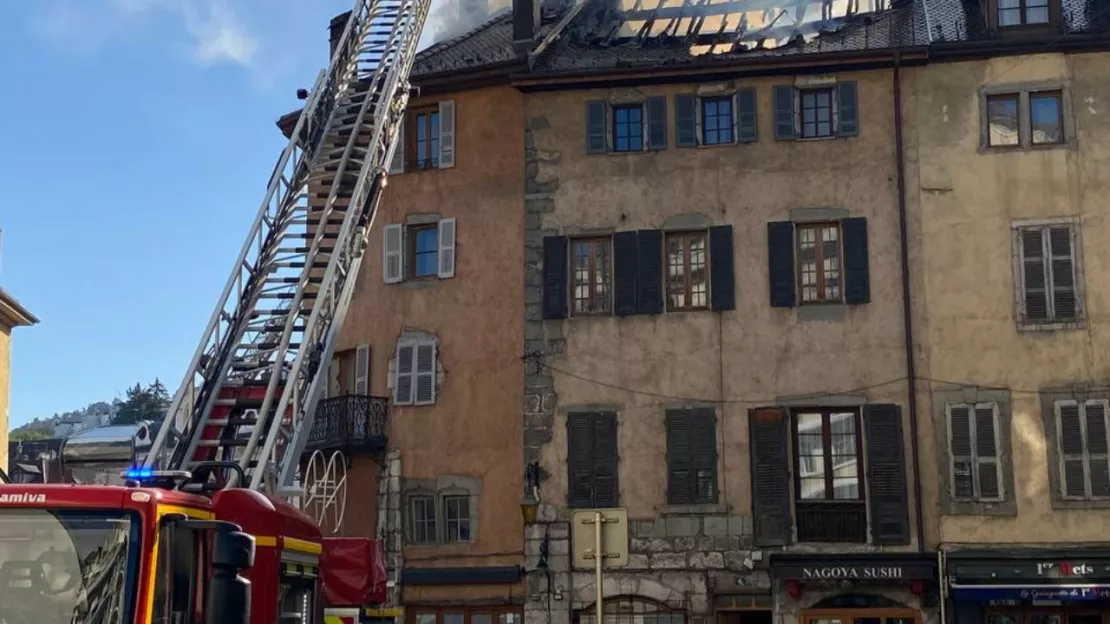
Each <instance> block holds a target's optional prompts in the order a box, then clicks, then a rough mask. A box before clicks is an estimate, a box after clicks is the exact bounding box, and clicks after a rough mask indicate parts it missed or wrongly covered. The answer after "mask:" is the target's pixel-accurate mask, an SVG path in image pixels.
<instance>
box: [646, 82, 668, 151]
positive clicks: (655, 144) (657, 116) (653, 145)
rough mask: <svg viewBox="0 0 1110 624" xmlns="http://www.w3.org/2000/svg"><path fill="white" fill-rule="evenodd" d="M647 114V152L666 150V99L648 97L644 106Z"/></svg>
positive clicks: (663, 97) (662, 97)
mask: <svg viewBox="0 0 1110 624" xmlns="http://www.w3.org/2000/svg"><path fill="white" fill-rule="evenodd" d="M644 108H645V109H646V111H645V112H646V113H647V136H646V137H644V138H645V139H646V141H645V145H646V146H647V149H649V150H664V149H667V98H666V97H665V96H662V95H660V96H657V97H650V98H648V99H647V103H646V106H644Z"/></svg>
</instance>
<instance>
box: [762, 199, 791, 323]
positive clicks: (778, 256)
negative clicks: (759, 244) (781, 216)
mask: <svg viewBox="0 0 1110 624" xmlns="http://www.w3.org/2000/svg"><path fill="white" fill-rule="evenodd" d="M767 265H768V266H767V275H768V278H769V279H770V282H771V305H772V306H773V307H776V308H792V307H794V305H795V301H796V299H795V292H794V224H793V223H791V222H790V221H776V222H772V223H768V224H767Z"/></svg>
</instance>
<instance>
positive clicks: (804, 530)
mask: <svg viewBox="0 0 1110 624" xmlns="http://www.w3.org/2000/svg"><path fill="white" fill-rule="evenodd" d="M794 512H795V514H794V515H795V518H796V520H797V523H798V541H799V542H856V543H867V505H866V503H864V502H863V501H859V502H855V501H853V502H839V501H838V502H835V503H832V502H803V501H799V502H798V503H796V505H795V509H794Z"/></svg>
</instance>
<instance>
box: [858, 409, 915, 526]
mask: <svg viewBox="0 0 1110 624" xmlns="http://www.w3.org/2000/svg"><path fill="white" fill-rule="evenodd" d="M863 421H864V426H865V427H866V431H867V495H868V498H869V499H870V500H869V503H870V505H871V540H872V543H874V544H881V545H897V544H909V543H910V511H909V501H908V497H907V494H906V460H905V453H904V450H903V446H902V408H900V407H899V406H897V405H882V404H881V405H867V406H865V407H864V408H863Z"/></svg>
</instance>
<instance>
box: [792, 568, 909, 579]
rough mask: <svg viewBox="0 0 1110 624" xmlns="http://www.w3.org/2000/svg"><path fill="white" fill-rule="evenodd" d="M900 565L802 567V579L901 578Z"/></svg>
mask: <svg viewBox="0 0 1110 624" xmlns="http://www.w3.org/2000/svg"><path fill="white" fill-rule="evenodd" d="M903 578H906V571H905V570H904V569H903V568H902V566H866V567H865V566H823V567H815V568H802V579H821V580H825V579H830V580H837V579H903Z"/></svg>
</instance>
